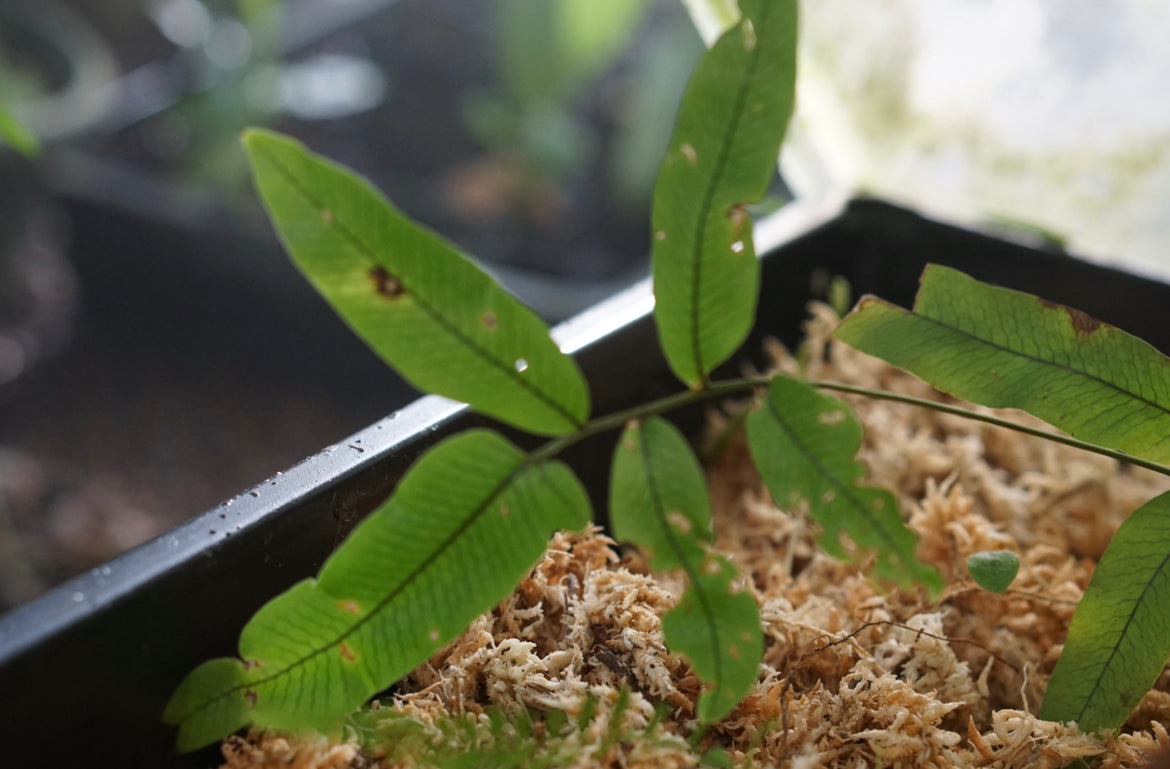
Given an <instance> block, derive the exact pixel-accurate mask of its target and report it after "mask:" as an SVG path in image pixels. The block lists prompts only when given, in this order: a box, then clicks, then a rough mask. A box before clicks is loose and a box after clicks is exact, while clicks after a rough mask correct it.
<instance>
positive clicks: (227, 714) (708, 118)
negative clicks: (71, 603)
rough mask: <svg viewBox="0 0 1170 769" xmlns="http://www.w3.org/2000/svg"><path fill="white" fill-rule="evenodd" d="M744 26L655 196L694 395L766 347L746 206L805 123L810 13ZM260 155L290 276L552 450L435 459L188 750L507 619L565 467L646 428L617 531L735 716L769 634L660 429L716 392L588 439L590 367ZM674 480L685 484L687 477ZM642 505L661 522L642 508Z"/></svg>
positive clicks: (489, 451) (270, 629) (354, 538)
mask: <svg viewBox="0 0 1170 769" xmlns="http://www.w3.org/2000/svg"><path fill="white" fill-rule="evenodd" d="M742 5H743V8H742V10H743V13H744V16H743V18H742V19H741V21H740V22H739V23H738V24H737V25H736V26H735V27H733V28H732V29H731V30H730V31H729V32H728V33H727V34H726V35H724V37H723V38H722V39H720V40H719V41H718V42H717V43H716V44H715V46H714V47H713V48H712V50H711V51H710V52H709V53H708V54H707V56H706V57H705V58H704V59H703V61H702V62H701V63H700V64H699V66H698V68H697V70H696V72H695V75H694V77H693V80H692V84H691V86H690V89H689V90H688V93H687V95H686V97H685V98H684V102H683V105H682V107H681V109H680V114H679V119H678V126H679V127H678V129H677V132H676V136H675V140H674V142H673V144H672V149H671V154H670V155H669V156H668V158H667V160H666V161H665V162H664V164H663V171H662V178H661V180H660V182H659V184H658V187H657V190H656V193H655V228H656V230H655V233H656V235H655V242H656V244H658V245H659V246H661V248H659V249H656V252H655V255H654V271H655V277H656V279H657V280H658V281H659V286H658V292H657V293H658V300H659V303H660V305H659V306H660V309H659V310H657V311H656V312H657V318H658V321H659V326H660V328H662V335H663V340H664V344H667V345H669V346H670V348H671V349H670V350H668V354H669V355H670V356H671V362H672V366H673V367H674V368H675V369H676V370H677V371H679V373H680V376H681V377H682V378H683V380H684V381H685V382H687V383H688V384H691V385H693V386H697V385H702V384H703V383H705V382H706V380H707V376H708V374H709V373H710V371H711V369H712V368H713V367H714V365H715V364H717V363H719V362H721V361H722V360H725V359H726V358H727V357H728V356H730V355H731V353H732V352H733V351H734V349H735V347H736V346H738V345H739V344H740V343H741V342H742V341H743V339H744V337H745V336H746V334H747V331H748V329H749V327H750V325H751V320H752V308H753V307H754V305H755V301H756V296H755V294H756V292H757V290H758V289H757V285H758V282H759V279H758V270H759V267H758V264H757V262H756V259H755V254H754V252H753V249H752V247H751V227H750V221H749V220H748V218H747V214H746V213H745V212H744V209H743V206H744V205H746V204H749V203H752V202H754V201H756V200H758V199H759V198H760V197H762V195H763V193H764V191H765V189H766V187H767V185H768V181H769V178H770V176H771V174H772V173H773V169H774V166H775V161H776V157H777V154H778V152H779V147H780V143H781V140H782V138H783V135H784V131H785V128H786V126H787V122H788V118H789V116H790V114H791V111H792V101H793V87H794V82H795V49H796V7H795V0H744V2H743V4H742ZM244 144H245V147H246V149H247V151H248V155H249V157H250V159H251V161H252V167H253V173H254V175H255V178H256V184H257V187H258V188H259V190H260V194H261V197H262V198H263V201H264V203H265V205H266V207H267V209H268V211H269V213H270V215H271V217H272V220H273V223H274V224H275V226H276V229H277V231H278V232H279V234H280V236H281V238H282V240H283V241H284V244H285V246H286V248H287V249H288V251H289V253H290V254H291V256H292V258H293V260H294V261H295V262H296V264H297V265H298V267H300V269H301V270H302V271H303V272H304V273H305V275H306V276H307V277H308V279H309V280H310V282H312V284H313V285H314V286H315V287H316V288H317V289H318V291H320V292H321V294H322V295H323V296H324V297H325V298H326V299H327V300H328V301H329V302H330V303H331V304H332V305H333V306H334V308H335V309H336V310H337V312H338V313H339V314H340V315H341V316H342V317H343V318H344V319H345V320H346V321H347V322H348V323H349V325H350V326H351V327H352V328H353V329H354V330H355V331H356V332H357V333H358V334H359V335H361V336H362V338H363V339H364V340H365V341H366V342H367V343H368V344H369V345H370V346H371V347H372V348H373V349H374V350H375V351H377V352H378V353H379V354H380V355H381V356H382V357H383V358H384V359H385V360H386V361H387V362H388V363H389V364H390V365H392V366H394V367H395V368H397V369H398V371H399V372H400V373H401V374H402V375H403V376H404V377H405V378H406V379H407V380H409V381H410V382H412V383H413V384H414V385H415V386H417V387H419V388H420V389H422V390H426V391H429V392H433V393H438V394H441V395H445V396H447V397H450V398H454V399H457V400H461V401H464V402H466V403H468V404H469V405H470V406H471V407H472V408H474V409H475V410H477V411H480V412H481V413H484V414H487V415H489V416H492V417H495V418H496V419H498V420H500V421H501V422H504V423H507V424H509V425H511V426H513V427H516V428H519V429H522V430H526V431H528V432H531V433H535V434H537V435H543V436H550V437H552V440H551V441H550V442H549V443H547V444H545V445H544V446H543V447H541V448H539V449H537V450H536V451H533V452H531V453H525V452H523V451H521V450H520V449H519V448H517V447H516V446H514V445H512V444H511V443H510V442H509V441H507V440H506V439H505V438H503V437H502V436H500V435H499V434H497V433H494V432H491V431H487V430H473V431H469V432H466V433H463V434H460V435H457V436H455V437H452V438H449V439H448V440H446V441H444V442H442V443H440V444H439V445H438V446H436V447H435V448H433V449H432V450H431V451H429V452H428V453H426V454H425V455H424V456H423V457H422V458H420V459H419V460H418V462H417V463H416V464H415V465H414V467H413V468H412V469H411V470H410V472H409V473H408V474H407V476H406V477H405V478H404V479H403V481H402V482H401V484H400V485H399V487H398V489H397V491H396V492H395V493H394V495H393V497H391V499H390V500H389V501H387V502H386V503H385V504H384V505H383V506H382V507H381V508H380V509H378V510H377V511H375V512H374V513H373V514H372V515H371V516H370V517H369V518H368V519H367V520H366V521H365V522H363V523H362V524H361V525H360V526H359V527H358V528H357V529H356V530H355V531H354V532H353V534H352V535H351V536H350V538H349V539H348V540H347V541H346V542H345V543H344V544H343V545H342V546H341V547H340V548H339V549H338V550H337V551H336V552H335V553H334V555H333V556H332V557H331V558H330V559H329V560H328V561H327V562H326V564H325V565H324V567H323V568H322V569H321V572H320V574H319V575H318V577H317V578H316V579H306V580H304V581H302V582H300V583H298V584H297V585H295V586H294V587H292V588H291V589H290V590H288V591H287V592H285V593H284V594H282V595H280V596H278V597H277V598H275V599H273V600H272V601H270V602H269V603H268V604H266V605H265V606H264V607H263V608H261V609H260V611H259V612H257V614H256V615H255V616H254V617H253V618H252V620H251V621H250V622H249V623H248V625H247V626H246V627H245V628H244V630H243V632H242V634H241V637H240V657H239V658H238V659H235V658H224V659H217V660H212V661H210V662H207V663H205V664H204V665H202V666H200V667H199V668H197V669H196V670H195V671H193V672H192V673H191V674H190V675H189V676H188V677H187V678H186V679H185V680H184V681H183V683H182V684H181V685H180V687H179V689H178V691H176V693H175V694H174V696H173V697H172V699H171V701H170V703H169V704H168V706H167V708H166V711H165V713H164V719H165V720H166V721H168V722H169V723H173V724H177V725H178V726H179V735H178V745H179V748H180V749H181V750H188V749H194V748H197V747H200V746H202V745H205V744H207V743H209V742H212V741H214V740H216V739H219V738H220V737H223V736H225V735H226V734H228V733H230V732H232V731H234V730H236V729H238V728H240V727H241V726H244V725H245V724H248V723H254V724H257V725H261V726H271V727H280V728H303V727H312V728H317V729H322V730H328V729H331V728H333V727H335V726H336V725H337V724H339V723H340V722H341V721H342V720H343V719H344V718H345V717H346V716H347V715H348V714H349V713H350V712H351V711H352V710H353V709H354V708H356V707H357V706H359V705H361V704H362V703H363V702H364V701H365V700H366V699H368V698H369V697H371V696H372V695H374V694H375V693H377V692H378V691H380V690H382V689H384V688H386V687H387V686H389V685H391V684H392V683H393V682H394V681H396V680H397V679H399V678H400V677H402V676H403V675H405V674H406V673H408V672H409V671H410V670H411V669H412V668H414V667H415V666H416V665H418V664H420V663H421V662H423V661H424V660H426V659H427V657H428V656H430V655H431V654H432V653H433V652H434V651H435V650H436V649H438V648H439V647H440V646H441V645H443V644H445V643H447V642H449V641H451V640H452V639H453V638H454V637H455V636H456V635H457V634H458V633H460V632H461V631H462V630H463V629H464V628H465V627H466V626H467V625H468V624H469V623H470V622H471V621H472V620H473V619H474V618H475V617H476V616H477V615H478V614H480V613H482V612H484V611H487V610H488V609H490V608H491V607H492V606H493V605H494V604H496V603H497V602H498V601H499V600H501V599H502V598H504V597H505V595H506V594H507V593H508V592H509V591H510V590H511V589H512V587H514V586H515V585H516V584H517V583H518V582H519V581H520V579H521V578H522V577H523V576H524V574H525V572H526V571H527V570H528V569H529V568H530V567H531V566H532V565H533V564H534V563H535V562H536V561H537V559H538V558H539V557H540V555H541V553H542V552H543V549H544V546H545V544H546V542H547V541H548V538H549V536H550V535H551V534H552V533H553V532H554V531H556V530H557V529H562V528H566V529H579V528H581V527H583V526H585V525H586V524H587V523H588V522H589V520H590V518H591V511H590V509H589V503H588V499H587V497H586V495H585V492H584V490H583V488H582V487H581V484H580V482H579V481H578V480H577V479H576V477H575V476H574V475H573V473H572V471H571V470H569V468H568V467H567V466H566V465H564V464H562V463H560V462H558V461H556V459H555V457H556V455H557V454H558V453H559V452H560V451H562V450H563V449H564V448H566V447H567V446H569V445H571V444H572V443H574V442H576V441H579V440H581V439H582V438H584V437H586V436H588V435H592V434H595V433H598V432H601V431H603V430H609V429H614V428H620V427H622V426H623V425H625V423H626V421H627V420H628V419H631V418H632V419H636V420H640V421H636V422H633V423H631V424H630V426H629V428H628V429H627V432H626V434H625V436H624V437H623V439H622V442H621V446H622V447H626V446H629V445H634V446H635V447H636V449H635V451H634V453H633V454H628V453H627V452H626V450H625V448H620V449H619V450H618V452H617V455H616V457H615V463H614V474H615V484H614V487H615V489H616V490H617V491H616V492H615V495H614V509H615V512H616V514H615V525H616V526H617V527H618V528H619V529H620V530H623V531H625V532H626V533H627V534H628V535H629V536H630V537H632V538H634V539H635V540H638V541H639V542H640V544H643V545H645V546H647V547H648V548H650V549H652V550H654V559H655V561H656V562H657V563H660V564H662V565H663V567H664V568H681V569H682V570H683V571H684V572H685V573H686V574H687V575H688V577H689V580H690V582H689V587H688V589H687V591H686V593H685V594H684V595H683V596H682V597H681V599H680V601H679V605H678V607H677V608H676V609H675V610H674V611H673V612H671V613H670V614H669V615H668V616H667V617H666V618H665V620H664V623H665V626H666V632H667V640H668V643H669V644H671V645H672V646H673V647H675V648H676V649H680V650H681V651H682V652H683V653H684V654H686V655H687V656H688V658H689V659H690V660H691V662H692V664H693V666H694V667H695V669H696V671H697V672H698V673H699V675H700V676H701V677H702V679H703V681H704V683H705V684H706V686H707V689H708V691H707V693H706V694H704V695H703V698H702V700H701V702H700V705H699V715H700V717H701V718H702V719H703V720H704V721H713V720H716V719H718V718H721V717H722V716H724V715H726V713H727V712H728V711H729V710H730V709H731V708H732V707H733V706H734V705H735V704H736V702H738V701H739V700H740V699H741V698H742V697H743V696H744V694H746V692H747V690H748V688H749V687H750V686H751V684H752V683H753V681H754V680H755V677H756V672H757V667H758V664H759V660H760V657H761V653H762V638H761V629H760V622H759V616H758V611H757V609H756V606H755V602H754V600H752V599H751V597H750V595H749V594H747V593H743V592H740V591H739V590H738V589H737V582H738V579H739V577H738V574H737V572H736V570H735V569H734V567H733V566H732V565H731V564H730V563H729V562H728V561H727V560H726V559H725V558H722V557H720V556H718V555H717V554H715V553H713V552H712V551H711V548H710V540H711V532H710V526H709V512H708V505H709V503H708V502H707V500H706V490H705V487H704V485H703V479H702V475H701V471H700V470H699V467H698V464H697V462H696V461H695V460H694V459H693V455H691V453H690V448H689V447H688V446H687V444H686V442H685V441H684V440H683V439H682V438H681V437H680V436H678V435H677V434H676V433H675V432H674V429H673V428H671V427H669V426H668V425H667V424H666V423H665V422H662V421H660V420H658V419H655V418H653V415H655V414H657V413H658V412H660V411H663V410H666V409H667V408H669V407H671V406H674V405H682V404H683V403H686V402H691V401H693V400H695V399H697V398H701V397H709V396H711V395H715V394H718V393H719V392H721V391H720V390H718V389H714V390H712V389H710V388H709V389H708V391H707V392H703V393H697V394H685V395H684V396H683V397H681V398H679V397H676V398H672V399H667V400H665V401H662V402H659V403H652V404H647V405H646V406H645V407H644V408H642V409H638V410H635V412H632V413H628V414H619V415H610V416H608V417H602V418H600V419H594V420H592V421H591V420H590V418H589V417H590V401H589V394H588V390H587V387H586V385H585V380H584V378H583V377H582V375H581V372H580V371H579V369H578V368H577V365H576V363H575V362H574V361H573V360H572V359H571V358H569V357H568V356H566V355H564V354H563V353H561V352H560V351H559V350H558V349H557V348H556V345H555V344H554V343H553V341H552V339H551V338H550V336H549V333H548V328H547V327H546V326H545V325H544V324H543V323H542V322H541V321H540V319H539V318H537V317H536V315H534V314H533V313H532V312H531V311H530V310H528V309H527V308H525V307H524V306H523V305H521V304H520V303H519V302H517V301H516V300H515V299H514V298H512V297H511V296H510V295H509V294H507V293H506V292H504V291H503V290H502V289H501V288H500V287H499V286H498V285H496V283H495V282H494V281H493V280H492V279H491V278H489V277H488V276H487V275H486V274H485V273H483V272H482V271H481V270H480V269H479V268H478V267H476V266H474V265H473V264H472V263H471V262H469V261H467V260H466V259H464V258H463V257H462V256H460V255H459V254H458V253H457V251H456V250H455V249H454V248H452V247H451V246H450V245H448V244H447V243H445V242H444V241H442V240H441V239H440V238H439V237H437V236H436V235H434V234H433V233H430V232H428V231H427V230H425V229H423V228H422V227H419V226H418V225H416V224H414V223H412V222H410V221H409V220H407V219H406V218H405V217H404V216H403V215H402V214H401V213H399V212H398V211H397V210H396V209H394V207H393V206H392V205H391V204H390V203H389V202H388V201H386V200H385V199H384V198H383V197H382V196H381V195H380V194H379V193H378V192H377V191H376V190H375V189H373V187H372V186H370V185H369V184H368V183H367V182H366V181H364V180H362V179H360V178H358V177H356V176H355V175H353V174H352V173H350V172H348V171H346V170H344V169H342V168H340V167H338V166H336V165H334V164H333V163H330V162H329V161H327V160H325V159H323V158H321V157H318V156H316V155H314V154H312V153H311V152H309V151H308V150H306V149H305V148H304V147H303V146H301V145H300V144H298V143H297V142H295V141H293V140H291V139H287V138H285V137H282V136H279V135H277V134H274V133H270V132H266V131H249V132H247V133H246V135H245V138H244ZM679 276H681V278H679ZM668 340H669V341H668ZM734 389H735V390H736V391H743V389H744V385H742V384H741V385H739V386H738V387H737V388H734ZM677 456H682V457H683V461H682V462H681V464H678V465H675V466H669V465H668V461H669V460H672V459H674V458H675V457H677ZM688 457H689V460H688V459H687V458H688ZM680 490H685V494H683V496H682V497H681V498H678V499H675V498H673V497H671V496H670V495H671V494H674V493H675V492H677V491H680ZM664 492H666V493H664ZM636 497H645V498H646V499H648V500H650V506H649V507H648V508H645V509H643V508H641V507H637V506H633V505H631V504H630V503H631V500H632V499H634V498H636ZM643 518H645V520H643Z"/></svg>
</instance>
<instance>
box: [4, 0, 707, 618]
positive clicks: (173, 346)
mask: <svg viewBox="0 0 1170 769" xmlns="http://www.w3.org/2000/svg"><path fill="white" fill-rule="evenodd" d="M701 49H702V43H701V41H700V39H699V37H698V36H697V35H696V34H695V32H694V29H693V27H692V26H691V23H690V20H689V19H688V17H687V14H686V11H685V10H684V8H683V7H682V5H681V4H680V3H678V0H604V1H601V0H598V1H597V2H584V1H583V0H566V2H564V3H560V2H557V3H550V2H545V1H544V0H492V1H491V2H482V3H466V2H463V1H462V0H11V1H10V2H5V3H3V4H2V7H0V105H3V107H4V109H5V111H6V117H8V118H11V120H5V119H4V117H5V116H3V115H0V131H2V133H0V136H2V137H3V143H6V144H7V145H9V146H10V147H11V146H15V147H19V148H20V149H22V150H24V151H25V152H26V153H28V151H29V150H30V149H31V147H32V145H31V144H30V142H29V136H30V135H31V136H32V137H34V138H35V139H36V140H37V142H38V143H39V144H41V145H42V151H41V152H40V153H39V154H37V155H35V157H26V156H25V155H22V154H20V153H18V152H16V151H14V150H12V149H10V148H7V147H2V146H0V178H2V179H3V183H2V184H0V204H2V205H3V208H2V211H3V215H2V216H0V610H2V609H3V608H5V607H7V606H12V605H14V604H16V603H20V602H23V601H26V600H28V599H29V598H32V597H34V596H35V595H36V594H38V593H39V592H42V591H43V590H45V589H46V588H47V587H49V586H51V585H53V584H55V583H57V582H59V581H61V580H63V579H65V578H66V577H68V576H71V575H72V574H76V573H78V572H79V571H82V570H84V569H86V568H89V567H92V566H95V565H97V564H98V563H100V562H102V561H104V560H106V559H108V558H109V557H111V556H113V555H115V554H117V553H119V552H121V551H122V550H125V549H126V548H128V547H130V546H132V545H134V544H136V543H138V542H141V541H142V540H144V539H146V538H149V537H151V536H153V535H156V534H159V533H162V532H163V531H165V530H167V529H169V528H171V527H172V526H174V525H176V524H177V523H178V522H180V521H182V520H184V519H185V518H187V517H189V516H191V515H193V514H196V513H198V512H200V511H201V510H203V509H206V508H209V507H211V506H213V505H214V504H216V503H217V502H218V501H220V500H221V499H224V498H225V497H228V496H230V495H232V494H234V493H238V492H240V491H241V490H243V489H246V488H247V487H249V486H251V485H253V484H256V483H258V482H260V481H261V480H263V479H264V478H265V477H266V476H269V475H271V474H272V473H274V472H277V471H279V470H280V469H282V468H284V467H287V466H289V465H291V464H293V463H295V462H296V461H297V460H299V459H300V458H302V457H304V456H306V455H308V454H311V453H313V452H315V451H318V450H320V449H321V448H323V447H324V446H326V445H327V444H329V443H332V442H334V441H338V440H341V439H342V438H344V437H345V436H347V435H349V434H350V433H352V432H353V431H355V430H356V429H358V428H360V427H362V426H364V425H366V424H369V423H370V422H372V421H374V420H375V419H377V418H378V417H380V416H383V415H385V414H387V413H389V412H390V411H392V410H394V409H395V408H397V407H399V406H401V405H403V404H405V403H406V402H407V401H409V400H410V399H411V398H412V397H413V391H411V390H410V389H409V388H408V387H406V386H405V385H404V384H403V383H402V382H401V381H400V380H397V379H396V378H393V377H392V376H391V375H389V374H388V372H387V371H386V370H385V367H384V366H382V365H381V364H380V363H379V362H378V361H377V360H376V359H374V358H373V357H372V355H371V354H370V353H368V351H367V350H366V349H365V348H364V347H362V346H361V345H360V344H359V343H356V342H354V341H353V340H352V339H351V338H350V334H349V332H348V331H347V330H346V329H345V328H344V327H343V326H342V325H341V324H340V322H339V321H338V320H337V319H336V318H335V317H333V316H332V314H331V313H330V312H329V311H328V310H327V309H325V308H324V307H323V306H322V305H321V303H320V302H319V300H317V298H316V297H315V296H313V295H312V293H311V292H310V291H309V290H307V289H305V288H304V287H303V286H302V281H301V279H300V277H299V276H298V275H296V274H295V272H294V270H293V268H292V267H291V266H290V265H289V263H288V261H287V260H286V258H285V257H284V255H283V254H282V253H281V250H280V248H279V245H278V244H277V242H276V241H275V238H274V237H273V236H272V234H271V231H270V230H269V228H268V225H267V223H266V222H265V220H264V219H263V217H262V215H261V214H260V210H259V207H258V205H257V204H256V203H255V199H254V195H253V193H252V191H251V190H250V188H249V185H248V184H247V182H246V178H247V176H246V166H245V163H244V156H243V154H242V153H241V152H240V151H239V149H238V133H239V130H240V129H241V128H243V127H244V126H246V125H270V126H274V127H277V128H279V129H281V130H283V131H287V132H289V133H292V134H294V135H297V136H299V137H301V138H302V139H304V140H305V141H307V142H308V143H310V144H311V145H312V146H313V147H314V148H315V149H317V150H319V151H322V152H324V153H326V154H328V155H330V156H332V157H335V158H337V159H338V160H340V161H341V162H344V163H346V164H348V165H351V166H353V167H356V168H360V169H362V170H363V172H364V173H366V174H368V175H369V176H370V178H371V180H372V181H374V183H375V184H377V185H378V186H379V187H381V188H382V189H384V190H385V191H386V192H387V194H388V195H389V196H390V197H391V198H392V199H393V200H395V201H396V203H397V204H399V205H400V206H401V207H402V208H404V209H405V210H406V211H407V212H408V213H409V214H411V215H412V216H415V217H416V218H419V219H421V220H422V221H424V222H426V223H428V224H429V225H431V226H432V227H434V228H435V229H436V230H438V231H440V232H442V233H443V234H444V235H446V236H447V237H449V238H451V239H453V240H454V241H455V242H456V243H457V244H458V245H459V246H460V247H461V248H463V249H464V250H465V251H467V252H468V253H472V254H475V255H476V256H478V257H482V258H483V259H484V260H485V264H486V266H487V267H488V268H489V269H490V270H493V271H495V272H496V273H497V274H499V275H500V277H501V278H502V279H503V280H504V282H505V283H506V284H507V285H508V286H509V287H510V288H511V289H512V290H513V291H515V292H517V293H519V294H520V295H521V296H522V298H524V299H526V300H527V301H529V302H530V303H532V304H533V305H535V306H536V308H537V309H538V311H540V312H542V313H544V314H545V315H546V316H547V317H549V318H550V319H559V318H562V317H566V316H568V315H570V314H572V313H573V312H575V311H577V310H579V309H582V308H584V307H585V306H588V305H589V304H592V303H593V302H594V301H596V300H597V299H599V298H601V297H603V296H605V295H608V294H610V293H612V292H613V291H615V290H617V289H619V288H621V287H623V286H625V285H628V284H629V283H631V282H633V281H634V280H636V279H638V278H640V277H641V276H642V275H644V274H645V272H646V256H647V254H648V252H649V248H648V234H647V233H648V198H649V189H650V185H651V183H652V180H653V175H654V172H655V170H656V168H657V164H658V162H659V159H660V157H661V154H662V151H663V149H664V148H665V145H666V141H667V139H668V136H669V129H670V122H671V119H672V117H673V112H674V105H675V104H676V103H677V101H678V98H679V96H680V94H681V90H682V88H683V85H684V84H685V81H686V78H687V76H688V74H689V72H690V69H691V66H692V62H693V61H694V60H696V59H697V58H698V55H699V54H700V52H701ZM64 97H69V99H66V98H64ZM70 100H72V101H70ZM21 126H24V127H27V129H28V132H24V131H21V130H20V127H21ZM339 525H342V524H340V523H339Z"/></svg>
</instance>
